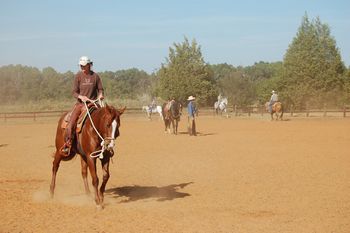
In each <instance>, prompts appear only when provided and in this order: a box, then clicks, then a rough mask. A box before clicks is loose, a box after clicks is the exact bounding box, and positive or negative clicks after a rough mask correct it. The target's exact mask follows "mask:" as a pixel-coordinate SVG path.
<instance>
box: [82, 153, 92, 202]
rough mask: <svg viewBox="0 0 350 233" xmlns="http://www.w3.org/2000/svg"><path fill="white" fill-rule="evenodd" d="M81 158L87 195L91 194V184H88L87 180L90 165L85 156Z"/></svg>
mask: <svg viewBox="0 0 350 233" xmlns="http://www.w3.org/2000/svg"><path fill="white" fill-rule="evenodd" d="M80 158H81V175H82V177H83V181H84V187H85V193H86V194H87V195H89V194H90V189H89V184H88V179H87V174H88V171H87V168H88V165H87V163H86V157H84V158H83V156H81V157H80Z"/></svg>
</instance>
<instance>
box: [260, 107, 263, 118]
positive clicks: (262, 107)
mask: <svg viewBox="0 0 350 233" xmlns="http://www.w3.org/2000/svg"><path fill="white" fill-rule="evenodd" d="M260 110H261V116H264V105H261V108H260Z"/></svg>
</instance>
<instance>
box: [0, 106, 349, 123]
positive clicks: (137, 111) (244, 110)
mask: <svg viewBox="0 0 350 233" xmlns="http://www.w3.org/2000/svg"><path fill="white" fill-rule="evenodd" d="M67 111H68V110H60V111H31V112H2V113H1V112H0V119H2V120H4V121H7V120H9V119H16V118H17V119H25V118H28V119H33V121H36V120H37V119H38V118H50V117H57V118H58V117H59V116H61V115H62V114H63V113H65V112H67ZM185 111H186V109H183V112H185ZM349 113H350V106H345V107H343V108H342V109H340V108H339V109H334V108H333V109H325V108H324V109H305V110H297V109H290V110H288V111H285V114H289V116H291V117H297V116H305V117H311V116H314V115H317V116H323V117H327V116H330V115H331V114H336V115H337V116H342V117H347V116H348V115H350V114H349ZM143 114H145V115H146V113H145V112H144V111H142V109H141V108H127V111H125V115H133V116H135V115H139V116H141V115H143ZM198 114H199V115H207V116H208V115H215V114H216V113H215V110H214V109H213V108H211V107H203V108H200V109H199V113H198ZM226 114H227V116H231V117H237V116H242V115H245V116H251V115H261V116H263V115H267V114H269V113H267V112H266V109H265V106H246V107H238V106H229V107H228V108H227V113H226Z"/></svg>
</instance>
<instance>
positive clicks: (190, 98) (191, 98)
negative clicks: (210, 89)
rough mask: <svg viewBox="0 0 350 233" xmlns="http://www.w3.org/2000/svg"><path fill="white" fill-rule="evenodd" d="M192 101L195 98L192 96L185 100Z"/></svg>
mask: <svg viewBox="0 0 350 233" xmlns="http://www.w3.org/2000/svg"><path fill="white" fill-rule="evenodd" d="M194 99H196V98H195V97H193V96H192V95H191V96H189V97H188V99H187V100H194Z"/></svg>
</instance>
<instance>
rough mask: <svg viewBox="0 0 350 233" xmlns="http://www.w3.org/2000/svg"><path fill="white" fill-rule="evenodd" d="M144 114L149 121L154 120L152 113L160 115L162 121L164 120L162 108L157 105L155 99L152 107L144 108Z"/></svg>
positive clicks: (146, 106)
mask: <svg viewBox="0 0 350 233" xmlns="http://www.w3.org/2000/svg"><path fill="white" fill-rule="evenodd" d="M142 112H145V113H146V116H147V118H148V119H149V120H152V113H158V114H159V117H160V119H163V114H162V106H160V105H157V103H156V101H155V99H153V100H152V103H151V104H150V105H144V106H142Z"/></svg>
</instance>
